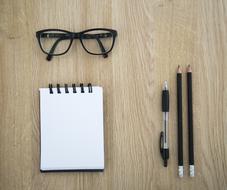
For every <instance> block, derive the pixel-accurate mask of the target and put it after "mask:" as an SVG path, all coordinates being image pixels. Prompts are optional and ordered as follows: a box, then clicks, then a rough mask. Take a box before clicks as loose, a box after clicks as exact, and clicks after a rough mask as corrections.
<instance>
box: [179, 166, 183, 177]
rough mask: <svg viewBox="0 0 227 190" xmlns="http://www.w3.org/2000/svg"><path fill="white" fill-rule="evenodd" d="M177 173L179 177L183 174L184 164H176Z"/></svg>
mask: <svg viewBox="0 0 227 190" xmlns="http://www.w3.org/2000/svg"><path fill="white" fill-rule="evenodd" d="M178 174H179V177H180V178H182V177H183V176H184V166H178Z"/></svg>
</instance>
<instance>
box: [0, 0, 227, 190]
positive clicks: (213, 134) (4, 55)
mask: <svg viewBox="0 0 227 190" xmlns="http://www.w3.org/2000/svg"><path fill="white" fill-rule="evenodd" d="M226 20H227V1H225V0H223V1H213V0H190V1H189V0H141V1H137V0H125V1H122V0H112V1H111V0H99V1H98V0H97V1H92V0H84V1H79V0H68V1H61V0H48V1H45V0H37V1H35V0H18V1H13V0H1V3H0V113H1V117H0V118H1V119H0V189H1V190H14V189H16V190H28V189H32V190H44V189H48V190H58V189H59V190H73V189H82V190H91V189H93V190H95V189H99V190H106V189H108V190H111V189H113V190H121V189H122V190H123V189H124V190H126V189H128V190H134V189H135V190H138V189H140V190H148V189H149V190H150V189H154V190H156V189H160V190H161V189H174V190H175V189H185V190H187V189H200V190H203V189H204V190H205V189H206V190H208V189H210V190H213V189H223V190H224V189H226V188H227V120H226V116H227V83H226V82H225V81H226V80H227V77H226V76H227V65H226V62H227V22H226ZM93 27H109V28H114V29H116V30H118V33H119V35H118V37H117V42H116V45H115V47H114V49H113V52H112V53H111V55H110V56H109V58H107V59H103V58H102V57H97V56H91V55H89V54H87V53H86V52H85V51H84V50H83V49H82V47H81V45H80V44H79V43H78V42H74V43H73V46H72V48H71V49H70V51H69V52H68V53H67V54H66V55H64V56H60V57H55V58H54V59H53V60H52V61H51V62H47V61H46V60H45V55H44V54H43V53H42V52H41V50H40V48H39V47H38V43H37V40H36V38H35V32H36V31H37V30H40V29H44V28H62V29H66V30H71V31H81V30H83V29H87V28H93ZM178 64H179V65H181V66H182V68H183V69H184V71H185V70H186V66H187V65H188V64H191V65H192V68H193V69H194V70H193V90H194V94H193V98H194V134H195V136H194V139H195V169H196V177H195V178H194V179H191V178H189V177H188V154H187V152H188V151H187V150H188V149H187V147H188V143H187V140H188V138H187V125H186V124H187V112H186V111H187V109H186V108H187V107H186V105H184V108H183V110H184V114H183V116H184V163H185V177H184V178H183V179H179V178H178V176H177V139H176V137H177V128H176V125H177V123H176V76H175V75H176V68H177V65H178ZM183 77H184V78H183V79H184V80H183V81H184V88H183V89H184V91H183V97H184V102H185V103H186V75H185V73H184V74H183ZM164 80H168V82H169V86H170V122H169V125H170V137H169V138H170V160H169V166H168V168H164V167H163V166H162V160H161V158H160V154H159V145H158V141H159V133H160V131H161V128H162V127H161V126H162V114H161V109H160V104H161V96H160V95H161V86H162V82H163V81H164ZM72 82H75V83H80V82H84V83H88V82H92V83H93V84H97V85H101V86H103V87H104V110H105V113H104V114H105V121H104V122H105V162H106V168H105V171H104V172H103V173H88V172H87V173H47V174H41V173H40V172H39V161H40V160H39V151H40V147H39V143H40V142H39V127H40V126H39V94H38V88H39V87H46V86H47V85H48V84H49V83H53V84H56V83H61V84H64V83H72Z"/></svg>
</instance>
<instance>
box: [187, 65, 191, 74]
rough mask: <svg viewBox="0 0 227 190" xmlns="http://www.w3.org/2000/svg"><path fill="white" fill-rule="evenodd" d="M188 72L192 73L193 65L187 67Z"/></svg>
mask: <svg viewBox="0 0 227 190" xmlns="http://www.w3.org/2000/svg"><path fill="white" fill-rule="evenodd" d="M187 72H188V73H191V72H192V67H191V65H188V67H187Z"/></svg>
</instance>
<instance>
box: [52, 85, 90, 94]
mask: <svg viewBox="0 0 227 190" xmlns="http://www.w3.org/2000/svg"><path fill="white" fill-rule="evenodd" d="M77 87H78V86H76V84H75V83H73V84H72V89H73V93H77V90H76V88H77ZM79 87H80V92H81V93H85V90H84V84H83V83H80V86H79ZM87 87H88V93H92V85H91V83H88V85H87ZM53 88H54V87H53V85H52V84H49V90H50V94H53V93H54V91H53ZM56 88H57V93H58V94H61V93H62V92H61V89H60V88H61V86H60V84H57V87H56ZM64 88H65V93H69V89H68V84H65V85H64Z"/></svg>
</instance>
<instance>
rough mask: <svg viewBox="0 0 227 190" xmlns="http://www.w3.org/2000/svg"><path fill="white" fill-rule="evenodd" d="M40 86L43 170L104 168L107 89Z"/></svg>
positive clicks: (41, 165)
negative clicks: (89, 90) (81, 89)
mask: <svg viewBox="0 0 227 190" xmlns="http://www.w3.org/2000/svg"><path fill="white" fill-rule="evenodd" d="M39 90H40V122H41V162H40V170H41V171H54V170H103V169H104V136H103V92H102V91H103V90H102V87H92V93H88V87H84V90H85V92H84V93H81V91H80V87H77V88H76V90H77V93H73V89H72V88H71V87H70V88H68V90H69V93H65V88H60V90H61V93H60V94H58V93H57V89H56V88H53V94H50V90H49V88H41V89H39Z"/></svg>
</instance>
